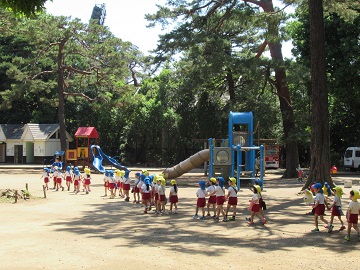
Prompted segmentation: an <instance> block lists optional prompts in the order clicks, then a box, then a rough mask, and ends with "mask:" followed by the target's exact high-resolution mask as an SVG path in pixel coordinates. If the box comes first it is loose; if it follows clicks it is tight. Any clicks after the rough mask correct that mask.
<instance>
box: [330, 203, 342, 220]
mask: <svg viewBox="0 0 360 270" xmlns="http://www.w3.org/2000/svg"><path fill="white" fill-rule="evenodd" d="M331 215H332V216H334V217H338V216H341V213H340V211H339V208H338V207H337V206H336V205H333V207H332V209H331Z"/></svg>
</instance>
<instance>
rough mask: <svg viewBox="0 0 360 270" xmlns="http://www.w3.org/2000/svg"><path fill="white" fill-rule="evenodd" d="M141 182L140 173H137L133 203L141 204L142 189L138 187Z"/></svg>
mask: <svg viewBox="0 0 360 270" xmlns="http://www.w3.org/2000/svg"><path fill="white" fill-rule="evenodd" d="M140 182H141V180H140V173H139V172H137V173H135V181H134V186H133V188H132V190H133V194H134V201H133V203H140V188H139V187H138V185H139V183H140ZM136 198H137V199H136Z"/></svg>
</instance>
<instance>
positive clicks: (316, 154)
mask: <svg viewBox="0 0 360 270" xmlns="http://www.w3.org/2000/svg"><path fill="white" fill-rule="evenodd" d="M308 4H309V21H310V56H311V104H312V106H311V108H312V117H311V161H310V168H311V170H310V174H309V177H308V180H307V183H305V186H304V188H306V187H308V186H309V185H310V184H311V183H312V182H315V181H319V182H322V183H324V182H328V183H329V184H330V185H333V183H332V179H331V177H330V139H329V107H328V104H329V103H328V89H327V82H326V80H327V78H326V55H325V30H324V15H323V1H322V0H309V2H308Z"/></svg>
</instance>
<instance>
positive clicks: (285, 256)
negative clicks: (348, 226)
mask: <svg viewBox="0 0 360 270" xmlns="http://www.w3.org/2000/svg"><path fill="white" fill-rule="evenodd" d="M135 172H136V170H133V171H132V173H131V175H130V176H131V177H133V175H134V173H135ZM25 173H26V174H25ZM150 173H151V171H150ZM41 175H42V171H41V170H40V171H36V170H29V171H26V172H25V171H18V170H0V189H7V188H14V189H24V188H25V185H26V183H28V186H29V191H30V193H31V195H32V196H36V197H38V198H32V199H30V200H28V201H23V200H21V201H19V202H18V203H17V204H15V203H9V202H7V203H4V202H1V203H0V209H1V215H0V217H1V218H0V220H1V225H0V228H1V245H0V257H1V262H0V269H23V268H24V267H26V268H27V269H252V270H253V269H359V267H360V256H359V254H360V253H359V250H360V242H359V241H358V240H357V237H356V233H355V231H352V238H351V240H350V241H349V242H345V241H344V236H345V231H342V232H338V231H336V229H338V228H339V227H340V223H339V221H338V220H335V221H334V225H335V231H334V232H332V233H331V234H329V233H328V232H327V229H325V228H323V226H322V225H321V226H320V232H319V233H312V232H311V229H313V228H314V225H313V216H311V215H306V213H307V212H308V211H309V210H310V207H309V206H305V205H304V203H303V199H302V198H303V197H302V196H298V195H296V193H297V192H298V191H299V190H300V188H301V183H298V182H297V179H281V178H280V176H281V175H280V174H279V173H277V174H275V173H271V171H270V173H268V174H267V175H266V177H265V190H266V191H265V192H263V197H264V200H265V201H266V203H267V206H268V210H266V211H265V213H266V217H267V219H268V223H267V224H266V225H264V226H263V225H261V224H260V222H259V221H257V223H256V225H255V226H253V227H249V226H248V224H247V222H246V221H245V217H247V216H248V215H249V211H248V210H247V207H248V199H249V198H250V197H251V191H250V190H249V189H248V188H247V187H243V188H242V190H241V191H240V192H239V195H238V198H239V205H238V211H237V219H236V221H235V222H233V221H231V222H230V221H229V222H222V221H220V222H218V223H215V222H214V221H213V220H212V219H207V220H204V221H202V220H193V219H192V215H193V214H194V210H195V204H196V196H195V193H196V189H197V185H196V183H197V182H198V181H199V180H200V179H205V177H204V176H202V175H201V173H188V174H186V175H184V176H182V177H181V178H178V179H177V181H178V184H179V214H177V215H174V214H173V215H170V214H166V215H163V216H155V215H154V213H153V211H151V213H150V214H143V208H142V207H140V206H139V205H137V204H133V203H132V202H125V201H124V199H120V198H115V199H109V198H108V197H107V198H105V197H102V196H103V195H104V188H103V175H101V174H92V182H93V185H92V192H91V193H90V194H89V195H85V194H84V193H83V192H81V193H79V194H77V195H74V194H73V193H72V192H68V191H58V192H56V191H53V190H49V191H47V199H44V198H43V197H44V194H43V191H42V185H43V180H42V179H40V177H41ZM346 179H351V180H352V182H353V188H357V189H358V188H359V182H360V174H359V173H350V172H348V173H343V174H338V175H336V176H335V177H334V182H335V184H337V185H340V186H343V183H344V181H345V180H346ZM168 190H169V189H167V194H168ZM344 191H345V193H346V195H344V197H343V206H347V205H348V203H349V199H348V194H349V191H350V188H344ZM168 206H169V205H167V207H168ZM326 218H329V211H327V217H326ZM343 219H344V220H345V218H343Z"/></svg>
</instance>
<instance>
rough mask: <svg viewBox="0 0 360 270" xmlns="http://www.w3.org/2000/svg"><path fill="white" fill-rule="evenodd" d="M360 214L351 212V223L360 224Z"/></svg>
mask: <svg viewBox="0 0 360 270" xmlns="http://www.w3.org/2000/svg"><path fill="white" fill-rule="evenodd" d="M358 220H359V215H358V214H351V215H350V217H349V223H352V224H358Z"/></svg>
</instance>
